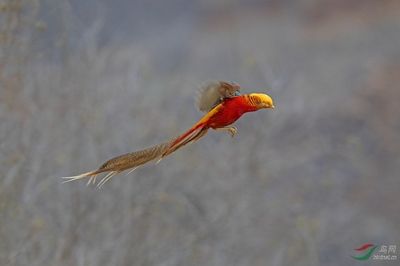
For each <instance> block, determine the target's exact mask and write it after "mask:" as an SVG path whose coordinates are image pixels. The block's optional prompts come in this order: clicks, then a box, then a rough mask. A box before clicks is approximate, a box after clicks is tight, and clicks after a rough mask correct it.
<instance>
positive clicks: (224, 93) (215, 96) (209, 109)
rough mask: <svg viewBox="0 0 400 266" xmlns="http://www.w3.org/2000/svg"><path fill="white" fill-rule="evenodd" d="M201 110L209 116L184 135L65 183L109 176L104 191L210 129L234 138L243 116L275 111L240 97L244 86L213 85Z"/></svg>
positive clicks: (255, 96) (257, 96)
mask: <svg viewBox="0 0 400 266" xmlns="http://www.w3.org/2000/svg"><path fill="white" fill-rule="evenodd" d="M197 108H198V109H199V110H200V111H203V112H206V114H205V115H204V116H203V117H202V118H201V119H200V120H199V121H198V122H197V123H196V124H194V125H193V126H192V127H191V128H190V129H189V130H187V131H186V132H185V133H183V134H182V135H180V136H178V137H177V138H174V139H172V140H170V141H167V142H165V143H162V144H158V145H155V146H152V147H150V148H147V149H144V150H140V151H135V152H131V153H127V154H123V155H120V156H117V157H114V158H112V159H110V160H108V161H106V162H105V163H103V164H102V165H101V166H100V167H99V168H98V169H97V170H93V171H90V172H87V173H83V174H80V175H76V176H69V177H62V178H63V179H65V181H64V183H65V182H70V181H74V180H80V179H84V178H88V181H87V184H88V185H89V184H91V183H93V184H96V177H97V175H98V174H101V173H107V174H106V175H105V176H104V177H103V178H102V179H101V180H100V182H98V183H97V187H99V188H100V187H102V186H103V185H104V184H105V183H106V182H107V181H109V180H110V179H111V178H112V177H113V176H114V175H116V174H119V173H121V172H123V171H126V170H130V171H129V172H128V174H129V173H131V172H132V171H134V170H135V169H136V168H138V167H139V166H142V165H144V164H146V163H148V162H150V161H157V162H159V161H161V160H162V159H163V158H164V157H166V156H168V155H170V154H171V153H173V152H175V151H176V150H178V149H179V148H181V147H183V146H185V145H186V144H188V143H191V142H195V141H197V140H198V139H200V138H201V137H203V136H204V135H205V134H206V133H207V132H208V130H209V129H214V130H221V131H227V132H228V133H229V134H230V135H231V137H234V136H235V134H236V133H237V128H236V127H234V126H231V125H232V124H233V123H234V122H235V121H236V120H238V119H239V118H240V117H241V116H242V115H243V114H245V113H248V112H254V111H257V110H260V109H267V108H274V103H273V100H272V98H271V97H270V96H269V95H267V94H264V93H250V94H244V95H241V94H240V86H239V84H237V83H234V82H227V81H211V82H208V83H206V84H205V85H203V86H202V92H201V93H200V95H199V98H198V100H197Z"/></svg>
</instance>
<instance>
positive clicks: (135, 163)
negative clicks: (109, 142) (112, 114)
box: [62, 123, 208, 188]
mask: <svg viewBox="0 0 400 266" xmlns="http://www.w3.org/2000/svg"><path fill="white" fill-rule="evenodd" d="M207 131H208V127H206V126H205V124H204V123H198V124H196V125H194V126H193V127H192V128H191V129H189V130H188V131H187V132H185V133H184V134H182V135H181V136H179V137H177V138H175V139H173V140H172V141H169V142H166V143H162V144H159V145H156V146H152V147H150V148H147V149H144V150H140V151H136V152H131V153H127V154H123V155H120V156H117V157H114V158H112V159H110V160H108V161H106V162H105V163H103V165H102V166H100V168H99V169H97V170H94V171H90V172H87V173H83V174H80V175H76V176H68V177H62V179H64V182H63V183H67V182H71V181H76V180H80V179H85V178H89V179H88V181H87V185H90V184H92V183H93V184H96V177H97V175H98V174H101V173H107V174H106V175H105V176H104V177H103V178H102V179H101V180H100V181H99V182H98V183H97V187H99V188H100V187H102V186H103V185H104V184H105V183H106V182H107V181H109V180H110V179H111V178H112V177H113V176H114V175H116V174H119V173H120V172H123V171H125V170H128V169H130V171H129V172H128V174H129V173H131V172H132V171H134V170H135V169H136V168H138V167H139V166H142V165H144V164H146V163H148V162H150V161H153V160H158V161H157V162H159V161H161V160H162V159H163V158H164V157H165V156H168V155H169V154H171V153H173V152H174V151H176V150H178V149H179V148H181V147H183V146H185V145H186V144H188V143H190V142H194V141H196V140H198V139H199V138H201V137H202V136H204V135H205V134H206V133H207Z"/></svg>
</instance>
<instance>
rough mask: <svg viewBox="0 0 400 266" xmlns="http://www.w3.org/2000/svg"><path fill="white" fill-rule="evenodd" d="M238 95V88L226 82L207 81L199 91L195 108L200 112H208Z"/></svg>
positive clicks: (232, 83) (236, 85)
mask: <svg viewBox="0 0 400 266" xmlns="http://www.w3.org/2000/svg"><path fill="white" fill-rule="evenodd" d="M238 95H240V86H239V84H237V83H234V82H228V81H208V82H206V83H204V84H203V85H202V86H201V87H200V89H199V95H198V97H197V101H196V106H197V108H198V109H199V110H200V111H202V112H209V111H210V110H211V109H213V108H214V107H215V106H217V105H218V104H219V103H221V102H222V101H223V100H224V99H225V98H232V97H235V96H238Z"/></svg>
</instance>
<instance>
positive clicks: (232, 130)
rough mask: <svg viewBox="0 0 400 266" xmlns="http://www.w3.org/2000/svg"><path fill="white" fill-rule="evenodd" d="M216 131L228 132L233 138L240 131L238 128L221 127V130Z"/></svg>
mask: <svg viewBox="0 0 400 266" xmlns="http://www.w3.org/2000/svg"><path fill="white" fill-rule="evenodd" d="M215 130H224V131H228V133H229V134H230V135H231V137H232V138H233V137H234V136H235V135H236V133H237V131H238V130H237V128H236V127H220V128H216V129H215Z"/></svg>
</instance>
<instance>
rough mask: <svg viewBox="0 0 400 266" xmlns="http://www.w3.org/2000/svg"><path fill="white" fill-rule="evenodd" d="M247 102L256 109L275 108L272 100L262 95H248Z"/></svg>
mask: <svg viewBox="0 0 400 266" xmlns="http://www.w3.org/2000/svg"><path fill="white" fill-rule="evenodd" d="M249 101H250V104H251V105H253V106H254V107H256V108H257V109H266V108H272V109H273V108H275V106H274V101H273V100H272V98H271V97H270V96H269V95H267V94H264V93H251V94H249Z"/></svg>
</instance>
